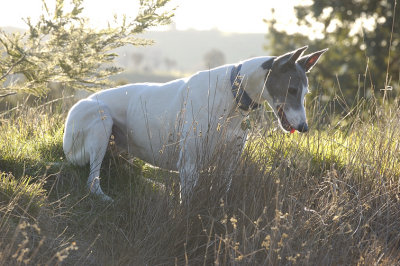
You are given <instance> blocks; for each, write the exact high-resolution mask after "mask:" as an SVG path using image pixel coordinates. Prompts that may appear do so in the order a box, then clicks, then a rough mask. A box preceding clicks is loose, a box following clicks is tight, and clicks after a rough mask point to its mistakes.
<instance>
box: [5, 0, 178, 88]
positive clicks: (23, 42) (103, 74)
mask: <svg viewBox="0 0 400 266" xmlns="http://www.w3.org/2000/svg"><path fill="white" fill-rule="evenodd" d="M169 1H170V0H141V1H140V10H139V14H138V15H137V17H136V18H135V20H134V21H128V20H127V19H126V17H125V16H124V17H123V18H122V20H120V21H118V20H117V18H115V21H114V24H113V25H110V24H109V26H108V27H107V28H105V29H100V30H97V29H92V28H90V27H89V26H88V19H87V18H84V17H82V10H83V8H82V3H83V0H72V9H71V10H70V11H66V10H65V7H64V3H65V0H56V7H55V10H54V11H50V10H49V9H48V8H47V6H46V3H45V1H44V0H43V11H44V14H43V15H42V16H41V17H40V19H39V21H38V22H37V23H36V24H35V25H33V24H32V23H31V21H30V19H26V23H27V25H28V27H29V30H28V31H27V32H26V33H24V34H19V33H13V34H6V33H5V32H1V33H0V86H1V85H3V86H1V88H0V91H2V92H3V93H5V94H3V95H7V94H9V93H12V92H15V91H18V90H25V91H27V92H28V93H33V94H44V93H46V92H47V91H48V90H49V89H48V84H49V82H58V83H62V84H63V85H66V86H70V87H73V88H85V89H91V90H96V89H99V88H102V87H104V86H105V85H108V84H109V80H108V77H110V76H111V75H114V74H117V73H119V72H120V71H121V70H122V69H121V68H117V67H115V66H113V65H112V63H113V62H114V59H115V58H116V57H117V54H116V53H115V52H114V51H115V49H116V48H119V47H122V46H125V45H128V44H130V45H147V44H150V43H151V41H148V40H144V39H140V38H137V37H136V35H137V34H139V33H142V32H143V31H144V30H146V29H148V28H149V27H152V26H155V25H160V24H168V23H170V22H171V17H172V16H173V13H172V11H162V9H163V8H165V5H166V4H167V3H168V2H169ZM10 75H18V76H22V77H23V82H22V83H21V82H20V83H17V84H11V85H9V86H7V87H4V82H5V80H6V79H7V77H8V76H10Z"/></svg>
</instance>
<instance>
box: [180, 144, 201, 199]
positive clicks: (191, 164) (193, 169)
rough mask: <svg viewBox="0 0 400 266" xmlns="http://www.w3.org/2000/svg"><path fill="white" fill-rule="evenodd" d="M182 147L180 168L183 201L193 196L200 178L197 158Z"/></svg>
mask: <svg viewBox="0 0 400 266" xmlns="http://www.w3.org/2000/svg"><path fill="white" fill-rule="evenodd" d="M192 157H193V156H190V153H189V152H187V153H186V152H185V149H184V148H182V149H181V151H180V154H179V161H178V165H177V166H178V170H179V178H180V185H181V201H182V202H186V203H187V202H188V201H189V200H190V198H191V197H192V193H193V188H194V187H195V186H196V184H197V181H198V179H199V173H198V169H197V166H196V160H195V158H192Z"/></svg>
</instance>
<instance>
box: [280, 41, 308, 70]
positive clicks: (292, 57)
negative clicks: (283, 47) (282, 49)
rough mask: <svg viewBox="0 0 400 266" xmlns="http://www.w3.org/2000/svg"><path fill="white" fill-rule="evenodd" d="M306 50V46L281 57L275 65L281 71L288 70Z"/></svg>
mask: <svg viewBox="0 0 400 266" xmlns="http://www.w3.org/2000/svg"><path fill="white" fill-rule="evenodd" d="M307 48H308V46H304V47H301V48H299V49H297V50H294V51H292V52H289V53H287V54H284V55H281V56H279V57H278V58H277V59H276V61H275V62H276V63H275V64H276V65H277V66H278V67H279V69H281V70H285V69H288V68H289V67H291V66H294V65H295V63H296V61H297V59H299V57H300V56H301V55H302V54H303V52H304V51H305V50H306V49H307Z"/></svg>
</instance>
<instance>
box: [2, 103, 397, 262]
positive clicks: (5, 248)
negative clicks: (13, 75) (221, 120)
mask: <svg viewBox="0 0 400 266" xmlns="http://www.w3.org/2000/svg"><path fill="white" fill-rule="evenodd" d="M397 106H398V105H397V104H396V103H393V104H392V105H391V106H390V107H386V109H385V108H383V107H379V104H378V103H377V102H376V101H372V102H370V103H365V104H364V105H363V104H360V105H359V106H358V107H357V108H358V111H357V112H353V113H352V114H351V115H349V116H348V117H347V120H346V123H344V121H343V123H339V124H337V125H338V126H337V127H334V126H330V125H331V124H332V123H328V124H324V125H322V124H319V123H317V122H316V121H317V120H318V119H319V116H318V115H321V109H318V108H316V109H315V111H314V112H311V113H310V114H309V117H311V118H315V119H311V120H312V121H310V124H311V125H312V129H311V132H309V133H307V134H297V133H296V134H291V135H287V134H283V133H281V132H280V131H279V130H275V127H274V126H272V127H264V129H262V130H260V129H253V132H252V134H251V135H250V139H249V141H248V145H247V146H246V149H245V151H244V153H243V155H242V157H241V158H240V159H239V160H238V161H237V162H235V163H233V164H232V160H234V159H232V158H231V152H230V149H229V146H226V147H225V148H224V149H222V150H219V151H218V153H217V156H215V157H214V158H213V160H212V161H213V164H212V165H211V166H210V167H209V168H208V169H207V170H205V171H203V172H202V173H201V176H200V183H199V185H198V187H197V188H196V190H195V193H194V195H193V199H192V200H191V202H190V203H189V206H185V205H182V204H180V203H179V197H178V196H177V187H178V185H177V184H178V177H177V174H176V173H171V172H167V171H162V170H160V169H154V168H151V167H148V166H147V165H144V164H143V162H140V161H138V160H131V159H130V158H127V157H125V155H118V154H117V153H114V151H113V148H112V147H111V149H110V151H109V152H108V155H107V156H106V158H105V160H104V162H103V167H102V173H101V176H102V178H103V179H102V187H103V188H104V190H105V191H106V193H108V194H110V195H111V196H112V197H113V198H114V199H115V202H114V204H107V203H104V202H101V201H100V200H99V199H97V198H95V197H92V196H90V195H88V194H87V191H86V189H85V182H86V178H87V176H88V169H87V168H88V167H83V168H79V167H74V166H71V165H69V164H66V163H65V162H64V161H63V159H62V157H63V154H62V150H61V144H62V143H61V142H62V139H61V138H62V134H60V132H62V121H63V117H62V116H61V117H59V118H55V117H54V116H53V115H54V112H53V113H49V112H48V111H49V110H42V109H41V110H37V109H35V110H34V109H26V110H24V111H21V113H19V114H18V115H17V116H15V117H9V118H7V119H6V120H2V124H1V132H2V134H6V136H7V137H6V138H2V139H1V141H0V147H1V148H0V150H1V156H0V157H1V168H2V170H3V171H4V172H9V171H12V172H16V173H15V175H11V174H3V175H2V177H3V178H2V179H1V180H2V181H1V185H0V199H1V202H0V231H1V235H2V236H3V237H2V240H1V245H0V247H1V252H0V261H2V263H3V265H9V264H21V265H23V264H46V263H47V264H57V263H67V264H85V265H86V264H87V265H145V264H147V265H174V264H176V265H185V264H188V265H209V264H218V265H310V264H311V265H337V264H360V265H365V264H366V265H371V264H382V265H395V264H397V263H399V260H400V256H399V255H400V252H399V243H400V242H399V241H400V233H399V232H400V222H399V219H398V217H399V214H400V213H399V211H400V203H399V195H400V194H399V192H400V191H399V190H400V188H399V177H400V173H399V171H400V168H399V163H400V155H399V154H400V152H399V149H400V146H399V143H400V142H399V141H400V139H399V134H397V132H398V128H399V123H400V122H399V121H400V120H399V116H400V111H399V109H398V107H397ZM368 110H374V111H373V112H370V113H369V114H368V112H367V111H368ZM52 119H53V120H52ZM328 119H330V120H332V121H333V120H334V118H332V117H328ZM40 121H47V122H46V123H42V122H40ZM16 122H18V123H16ZM269 124H270V123H269ZM335 124H336V123H335ZM32 125H40V126H32ZM27 132H31V133H29V134H28V133H27ZM49 132H53V133H49ZM44 136H45V138H43V137H44ZM18 140H23V141H24V143H20V142H18ZM12 143H15V145H14V144H12ZM32 146H33V147H32ZM37 147H39V148H37ZM49 155H51V156H49ZM226 165H232V168H231V169H230V171H228V172H227V171H225V168H226V167H225V166H226ZM15 169H18V171H16V170H15ZM227 174H229V175H231V176H232V184H231V186H230V189H229V190H228V191H227V190H226V185H227V184H226V180H227V178H226V175H227ZM29 175H31V177H29ZM24 178H25V179H24ZM17 180H21V181H17ZM160 184H161V185H160Z"/></svg>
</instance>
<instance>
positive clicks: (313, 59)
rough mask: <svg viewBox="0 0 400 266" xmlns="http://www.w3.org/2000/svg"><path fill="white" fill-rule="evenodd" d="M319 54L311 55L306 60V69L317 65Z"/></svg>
mask: <svg viewBox="0 0 400 266" xmlns="http://www.w3.org/2000/svg"><path fill="white" fill-rule="evenodd" d="M319 56H320V55H319V54H318V55H314V56H310V57H309V58H308V60H307V62H306V69H309V68H311V67H312V66H313V65H315V63H316V62H317V61H318V58H319Z"/></svg>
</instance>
